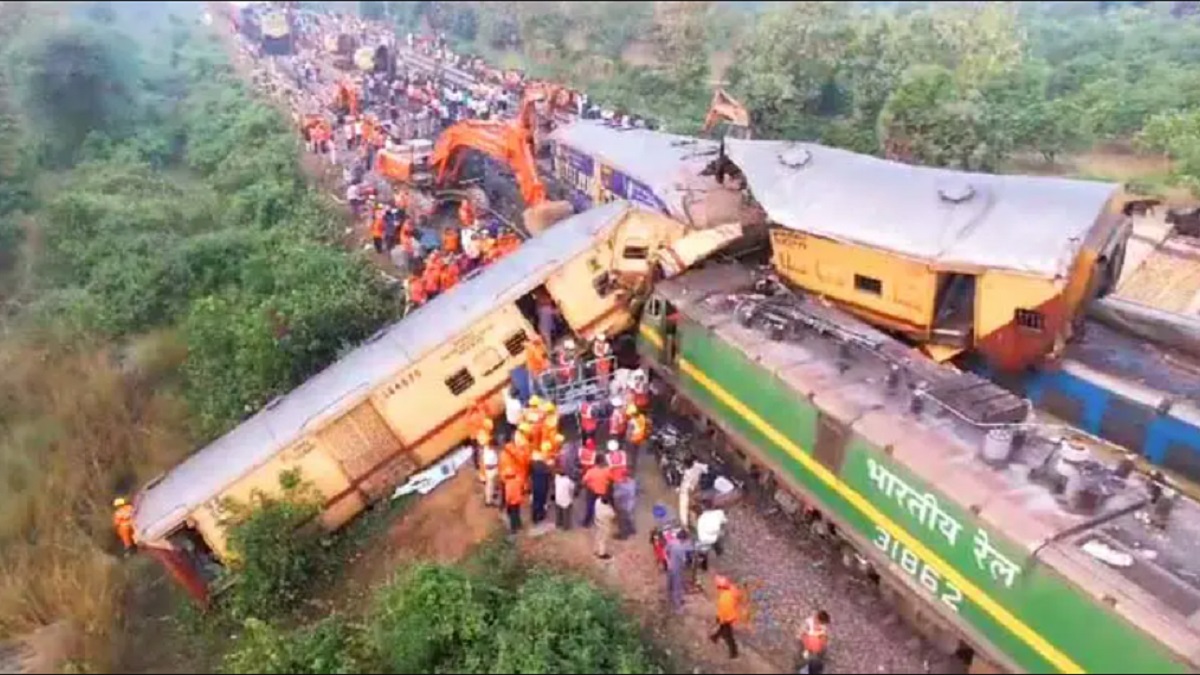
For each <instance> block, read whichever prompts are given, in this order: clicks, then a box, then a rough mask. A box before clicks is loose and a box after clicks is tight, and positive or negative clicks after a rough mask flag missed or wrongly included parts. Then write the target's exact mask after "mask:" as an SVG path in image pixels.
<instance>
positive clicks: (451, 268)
mask: <svg viewBox="0 0 1200 675" xmlns="http://www.w3.org/2000/svg"><path fill="white" fill-rule="evenodd" d="M441 283H442V290H443V291H448V290H450V289H451V288H454V286H455V285H457V284H458V265H455V264H454V263H450V264H449V265H446V266H444V267H442V274H441Z"/></svg>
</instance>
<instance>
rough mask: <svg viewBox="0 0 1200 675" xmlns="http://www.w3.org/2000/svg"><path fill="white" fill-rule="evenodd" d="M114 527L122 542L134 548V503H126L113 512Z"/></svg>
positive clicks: (127, 546) (126, 546)
mask: <svg viewBox="0 0 1200 675" xmlns="http://www.w3.org/2000/svg"><path fill="white" fill-rule="evenodd" d="M113 529H115V530H116V531H117V536H118V537H120V538H121V543H122V544H125V548H133V544H134V541H133V505H132V504H125V505H123V506H118V507H117V510H116V511H114V512H113Z"/></svg>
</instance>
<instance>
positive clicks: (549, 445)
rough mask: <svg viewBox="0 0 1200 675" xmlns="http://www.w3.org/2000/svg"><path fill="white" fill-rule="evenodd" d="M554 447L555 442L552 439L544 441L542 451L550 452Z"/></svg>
mask: <svg viewBox="0 0 1200 675" xmlns="http://www.w3.org/2000/svg"><path fill="white" fill-rule="evenodd" d="M553 449H554V444H552V443H551V442H550V441H542V452H550V451H551V450H553Z"/></svg>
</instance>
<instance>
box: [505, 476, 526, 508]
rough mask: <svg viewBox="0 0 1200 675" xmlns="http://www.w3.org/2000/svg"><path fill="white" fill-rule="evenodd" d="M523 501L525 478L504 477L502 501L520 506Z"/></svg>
mask: <svg viewBox="0 0 1200 675" xmlns="http://www.w3.org/2000/svg"><path fill="white" fill-rule="evenodd" d="M524 501H525V479H524V478H523V477H521V476H513V477H511V478H506V479H504V502H505V503H506V504H508V505H509V506H520V505H521V504H522V503H523V502H524Z"/></svg>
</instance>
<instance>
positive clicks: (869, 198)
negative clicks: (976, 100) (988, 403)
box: [726, 139, 1132, 372]
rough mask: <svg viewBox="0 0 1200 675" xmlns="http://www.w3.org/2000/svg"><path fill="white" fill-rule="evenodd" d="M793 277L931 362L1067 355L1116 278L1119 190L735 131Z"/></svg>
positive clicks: (777, 249)
mask: <svg viewBox="0 0 1200 675" xmlns="http://www.w3.org/2000/svg"><path fill="white" fill-rule="evenodd" d="M726 151H727V153H728V157H729V160H730V170H731V171H737V172H740V173H742V174H743V175H744V178H745V182H746V185H747V190H748V192H749V193H750V195H752V196H753V199H754V200H755V201H756V202H757V203H759V204H760V205H761V206H762V207H763V209H764V210H765V211H766V213H767V215H768V217H769V221H770V223H771V226H772V228H771V245H772V246H771V247H772V254H773V262H774V264H775V267H776V269H778V270H779V272H780V274H782V275H783V276H784V277H785V278H786V279H787V280H788V281H789V282H791V283H792V284H794V285H796V286H799V287H802V288H804V289H805V290H808V291H810V292H813V293H817V294H820V295H823V296H825V297H827V298H830V299H831V300H834V301H836V302H838V304H839V305H840V306H842V307H843V308H844V309H846V310H848V311H850V312H852V313H854V314H856V315H858V316H859V317H861V318H864V319H866V320H867V321H869V322H871V323H872V324H874V325H876V326H880V327H883V328H885V329H887V330H890V331H892V332H894V333H896V334H900V335H903V336H905V337H906V338H907V339H909V340H910V341H912V342H914V343H916V344H919V345H921V346H922V348H923V349H924V350H925V351H926V352H927V353H928V354H929V355H930V356H931V357H933V358H934V359H936V360H938V361H945V360H950V359H952V358H955V357H958V356H959V355H968V354H970V355H977V356H978V357H979V358H981V359H983V360H985V361H986V362H987V363H988V364H989V365H990V366H991V367H992V368H993V369H995V370H997V371H1005V372H1013V371H1019V370H1021V369H1024V368H1027V367H1030V366H1038V365H1040V364H1041V363H1042V362H1044V361H1046V360H1049V359H1053V358H1055V357H1058V356H1061V355H1062V353H1063V349H1064V347H1065V345H1066V343H1067V341H1068V340H1069V339H1071V337H1072V336H1073V335H1074V333H1075V328H1076V326H1077V325H1078V324H1080V323H1082V321H1083V319H1084V314H1085V310H1086V307H1087V305H1088V304H1089V303H1090V302H1091V301H1092V300H1093V299H1095V298H1097V297H1100V296H1102V295H1104V294H1106V293H1108V292H1109V291H1110V290H1112V288H1113V287H1114V286H1115V284H1116V280H1117V279H1118V277H1119V276H1120V273H1121V268H1122V265H1123V263H1124V258H1125V247H1126V243H1127V241H1128V239H1129V236H1130V234H1131V231H1132V230H1131V226H1130V222H1129V219H1128V217H1127V216H1125V215H1124V214H1123V213H1122V212H1121V209H1120V203H1119V193H1120V189H1119V186H1117V185H1114V184H1109V183H1102V182H1095V181H1082V180H1068V179H1063V178H1051V177H1042V176H1012V175H991V174H976V173H967V172H959V171H951V170H947V169H938V168H932V167H921V166H910V165H907V164H901V163H898V162H892V161H887V160H883V159H879V158H876V157H871V156H867V155H860V154H857V153H853V152H849V151H846V150H840V149H837V148H830V147H825V146H821V145H817V144H811V143H794V142H785V141H751V140H737V139H728V140H727V141H726Z"/></svg>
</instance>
